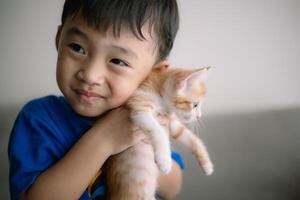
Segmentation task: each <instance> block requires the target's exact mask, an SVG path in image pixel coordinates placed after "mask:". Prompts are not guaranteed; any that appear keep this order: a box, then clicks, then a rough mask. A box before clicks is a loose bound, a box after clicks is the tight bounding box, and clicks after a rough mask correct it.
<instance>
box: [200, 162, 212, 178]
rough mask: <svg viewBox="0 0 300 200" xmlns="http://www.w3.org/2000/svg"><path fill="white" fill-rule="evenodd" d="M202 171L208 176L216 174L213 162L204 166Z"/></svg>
mask: <svg viewBox="0 0 300 200" xmlns="http://www.w3.org/2000/svg"><path fill="white" fill-rule="evenodd" d="M202 170H203V172H204V174H205V175H206V176H210V175H212V173H213V172H214V166H213V164H212V163H211V162H207V163H205V164H204V165H202Z"/></svg>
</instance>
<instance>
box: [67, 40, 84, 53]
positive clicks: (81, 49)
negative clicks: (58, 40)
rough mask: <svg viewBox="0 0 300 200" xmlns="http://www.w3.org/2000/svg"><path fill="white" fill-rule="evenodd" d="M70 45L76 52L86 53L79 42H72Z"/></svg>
mask: <svg viewBox="0 0 300 200" xmlns="http://www.w3.org/2000/svg"><path fill="white" fill-rule="evenodd" d="M69 47H70V48H71V49H72V51H74V52H76V53H79V54H85V50H84V49H83V48H82V47H81V46H80V45H79V44H75V43H72V44H70V45H69Z"/></svg>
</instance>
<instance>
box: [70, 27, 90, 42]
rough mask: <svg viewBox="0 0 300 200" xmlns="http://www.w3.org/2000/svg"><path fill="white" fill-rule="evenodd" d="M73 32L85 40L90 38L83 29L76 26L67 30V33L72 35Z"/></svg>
mask: <svg viewBox="0 0 300 200" xmlns="http://www.w3.org/2000/svg"><path fill="white" fill-rule="evenodd" d="M71 34H75V35H79V36H81V37H83V38H84V39H85V40H89V37H88V36H87V34H86V33H84V32H83V31H81V30H80V29H79V28H78V27H76V26H74V27H72V28H70V29H69V30H68V31H67V35H71Z"/></svg>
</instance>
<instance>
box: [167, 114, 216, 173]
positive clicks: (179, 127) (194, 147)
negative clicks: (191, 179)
mask: <svg viewBox="0 0 300 200" xmlns="http://www.w3.org/2000/svg"><path fill="white" fill-rule="evenodd" d="M170 134H171V136H172V137H173V138H174V139H176V140H178V141H180V142H181V143H183V144H184V145H185V146H187V147H188V148H189V149H191V151H192V153H193V154H194V155H195V157H196V159H197V160H198V162H199V164H200V166H201V167H202V170H203V172H204V173H205V174H206V175H208V176H209V175H211V174H212V173H213V164H212V162H211V160H210V158H209V154H208V152H207V149H206V147H205V145H204V143H203V142H202V140H201V139H200V138H198V137H197V136H196V135H195V134H193V133H192V132H191V131H190V130H189V129H187V128H186V127H185V126H184V125H183V124H182V123H181V122H180V121H179V120H178V119H177V117H175V116H172V117H171V120H170Z"/></svg>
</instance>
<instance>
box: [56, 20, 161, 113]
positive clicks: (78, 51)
mask: <svg viewBox="0 0 300 200" xmlns="http://www.w3.org/2000/svg"><path fill="white" fill-rule="evenodd" d="M144 35H145V36H146V39H147V40H139V39H138V38H136V37H135V36H134V35H133V34H132V33H131V32H130V31H126V30H122V31H121V34H120V37H119V38H115V37H114V36H113V34H112V31H107V33H106V34H105V33H101V32H99V31H97V30H95V29H93V28H91V27H90V26H88V25H87V24H86V23H85V22H84V21H83V20H82V19H80V18H79V17H76V18H74V19H72V18H69V19H68V20H66V22H65V24H64V25H63V27H62V28H59V31H58V33H57V37H56V45H57V50H58V60H57V82H58V86H59V88H60V90H61V91H62V93H63V94H64V96H65V97H66V99H67V100H68V101H69V103H70V104H71V106H72V108H73V109H74V110H75V111H76V112H77V113H78V114H80V115H83V116H88V117H95V116H98V115H100V114H102V113H104V112H105V111H107V110H109V109H112V108H116V107H118V106H120V105H121V104H123V103H124V102H125V101H126V100H127V99H128V98H129V97H130V95H131V94H132V93H133V92H134V90H135V89H136V88H137V87H138V85H139V84H140V83H141V82H142V81H143V80H144V79H145V78H146V76H147V75H148V73H149V72H150V71H151V69H153V68H157V67H164V65H165V63H164V62H160V63H158V64H156V65H155V66H154V63H155V58H156V53H155V52H156V51H155V40H154V39H153V38H151V37H150V34H148V30H144Z"/></svg>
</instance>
